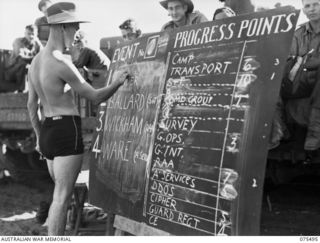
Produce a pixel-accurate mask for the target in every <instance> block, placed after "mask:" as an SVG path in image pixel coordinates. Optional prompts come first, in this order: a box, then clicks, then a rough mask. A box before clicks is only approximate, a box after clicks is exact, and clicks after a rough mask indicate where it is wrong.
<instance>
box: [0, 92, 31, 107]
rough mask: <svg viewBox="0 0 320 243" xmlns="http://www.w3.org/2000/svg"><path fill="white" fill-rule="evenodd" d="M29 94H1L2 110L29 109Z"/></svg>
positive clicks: (0, 104)
mask: <svg viewBox="0 0 320 243" xmlns="http://www.w3.org/2000/svg"><path fill="white" fill-rule="evenodd" d="M27 101H28V94H27V93H17V94H14V93H4V94H0V109H9V108H27Z"/></svg>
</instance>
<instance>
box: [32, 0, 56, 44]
mask: <svg viewBox="0 0 320 243" xmlns="http://www.w3.org/2000/svg"><path fill="white" fill-rule="evenodd" d="M51 4H52V2H51V1H50V0H41V1H40V2H39V4H38V9H39V10H40V11H41V12H42V13H43V16H42V17H40V18H37V19H36V21H35V22H34V24H35V25H36V26H37V27H38V38H39V40H40V41H41V43H42V45H44V46H45V45H46V43H47V41H48V38H49V31H50V30H49V26H48V25H47V24H48V21H47V8H48V7H49V6H50V5H51Z"/></svg>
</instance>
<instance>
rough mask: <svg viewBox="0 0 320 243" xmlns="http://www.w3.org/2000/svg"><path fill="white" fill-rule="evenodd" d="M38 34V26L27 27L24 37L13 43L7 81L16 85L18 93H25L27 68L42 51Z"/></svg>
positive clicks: (7, 68) (6, 73) (7, 69)
mask: <svg viewBox="0 0 320 243" xmlns="http://www.w3.org/2000/svg"><path fill="white" fill-rule="evenodd" d="M37 33H38V32H37V26H35V25H27V26H26V27H25V32H24V37H20V38H17V39H15V40H14V42H13V51H12V54H11V56H10V60H9V63H8V66H7V67H6V72H5V75H6V77H5V79H6V80H7V81H9V82H12V83H15V84H16V86H17V88H16V89H17V91H18V92H23V91H24V89H25V76H26V73H27V67H28V65H29V64H30V63H31V61H32V59H33V58H34V57H35V55H36V54H38V53H39V52H40V50H41V49H42V44H41V42H40V41H39V39H38V37H37Z"/></svg>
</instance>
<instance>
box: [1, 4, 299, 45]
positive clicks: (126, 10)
mask: <svg viewBox="0 0 320 243" xmlns="http://www.w3.org/2000/svg"><path fill="white" fill-rule="evenodd" d="M52 1H53V2H58V1H57V0H52ZM253 1H255V2H257V3H259V5H266V6H268V7H272V6H274V4H275V3H276V2H281V3H282V5H288V4H290V5H293V6H295V7H296V8H300V7H301V2H300V0H253ZM38 2H39V0H0V48H2V49H11V48H12V42H13V40H14V39H15V38H16V37H21V36H23V33H24V27H25V26H26V25H28V24H32V23H34V20H35V19H36V18H37V17H40V16H41V12H40V11H39V10H38V7H37V5H38ZM72 2H74V3H76V5H77V7H78V12H79V15H80V16H81V17H83V18H85V19H86V20H88V21H91V23H90V24H83V25H82V26H81V28H82V29H83V30H85V31H86V32H87V33H88V35H89V36H90V38H89V40H90V42H91V45H93V46H96V47H97V46H98V45H99V40H100V39H101V38H102V37H108V36H118V35H120V32H119V29H118V26H119V24H120V23H121V22H123V21H124V20H125V19H126V18H128V17H132V18H135V19H136V20H137V22H138V23H139V26H140V27H141V29H142V32H145V33H147V32H156V31H159V30H160V29H161V26H162V25H163V24H164V23H165V22H167V21H169V17H168V14H167V11H166V10H165V9H163V8H162V7H161V5H160V4H159V0H73V1H72ZM193 2H194V5H195V9H196V10H199V11H200V12H202V13H204V14H205V15H206V16H207V18H208V19H212V15H213V12H214V11H215V9H216V8H218V7H220V6H221V3H220V2H219V1H218V0H193Z"/></svg>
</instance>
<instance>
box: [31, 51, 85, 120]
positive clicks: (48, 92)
mask: <svg viewBox="0 0 320 243" xmlns="http://www.w3.org/2000/svg"><path fill="white" fill-rule="evenodd" d="M65 72H70V70H68V69H67V66H66V64H65V63H64V62H61V61H59V60H57V59H56V58H55V57H54V56H53V54H52V53H50V52H49V50H47V49H44V50H43V51H41V52H40V53H39V55H37V56H36V57H35V59H34V60H33V62H32V64H31V67H30V70H29V77H30V78H29V80H30V82H31V83H32V85H33V87H34V89H35V91H36V93H37V94H38V96H39V98H40V102H41V104H42V106H43V108H44V109H43V110H44V115H45V116H46V117H52V116H57V115H79V114H78V110H77V108H76V105H75V102H74V94H73V92H72V90H71V89H70V88H68V87H70V86H69V85H67V81H66V80H63V79H62V78H61V77H63V73H65ZM59 74H61V75H59ZM66 89H67V91H66ZM65 91H66V92H65Z"/></svg>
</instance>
